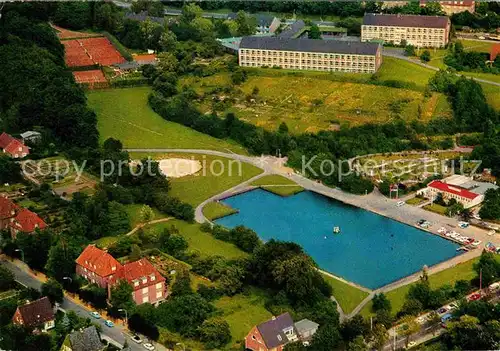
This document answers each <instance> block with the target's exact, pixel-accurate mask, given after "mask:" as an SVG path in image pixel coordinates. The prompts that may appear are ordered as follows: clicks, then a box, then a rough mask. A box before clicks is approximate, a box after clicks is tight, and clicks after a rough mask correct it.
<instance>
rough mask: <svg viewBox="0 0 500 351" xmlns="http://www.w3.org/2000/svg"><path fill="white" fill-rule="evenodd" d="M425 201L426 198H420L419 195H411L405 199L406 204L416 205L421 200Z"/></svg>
mask: <svg viewBox="0 0 500 351" xmlns="http://www.w3.org/2000/svg"><path fill="white" fill-rule="evenodd" d="M425 201H427V200H425V199H422V198H420V197H413V198H411V199H408V200H406V203H407V204H408V205H414V206H416V205H420V204H421V203H422V202H425Z"/></svg>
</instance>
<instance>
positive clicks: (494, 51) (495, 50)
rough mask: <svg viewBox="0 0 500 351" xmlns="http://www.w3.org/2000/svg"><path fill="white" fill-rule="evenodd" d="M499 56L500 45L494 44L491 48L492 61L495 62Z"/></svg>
mask: <svg viewBox="0 0 500 351" xmlns="http://www.w3.org/2000/svg"><path fill="white" fill-rule="evenodd" d="M498 55H500V44H494V45H492V46H491V52H490V61H495V59H496V58H497V56H498Z"/></svg>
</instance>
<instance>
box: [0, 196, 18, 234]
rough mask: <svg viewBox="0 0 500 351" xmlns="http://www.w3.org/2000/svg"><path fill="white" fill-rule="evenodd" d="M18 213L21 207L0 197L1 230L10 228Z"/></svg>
mask: <svg viewBox="0 0 500 351" xmlns="http://www.w3.org/2000/svg"><path fill="white" fill-rule="evenodd" d="M18 211H19V206H17V205H16V204H15V203H14V202H13V201H12V200H10V199H8V198H6V197H3V196H0V230H2V229H7V228H9V225H10V223H11V219H12V218H14V217H15V216H16V213H17V212H18Z"/></svg>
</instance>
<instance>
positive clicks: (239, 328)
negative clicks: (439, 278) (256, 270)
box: [214, 288, 272, 350]
mask: <svg viewBox="0 0 500 351" xmlns="http://www.w3.org/2000/svg"><path fill="white" fill-rule="evenodd" d="M266 297H267V296H266V294H265V293H264V292H263V291H262V290H259V289H257V288H249V289H248V291H247V292H245V293H243V294H238V295H235V296H233V297H227V296H224V297H222V298H220V299H219V300H217V301H215V302H214V305H215V307H217V308H218V309H221V310H222V317H223V318H224V319H225V320H226V321H227V322H228V323H229V328H230V329H231V336H232V338H231V342H230V343H229V344H228V346H227V347H226V349H229V348H231V349H232V350H243V348H244V338H245V336H246V335H247V334H248V332H249V331H250V329H252V327H254V326H255V325H257V324H259V323H262V322H265V321H267V320H269V319H271V317H272V314H271V312H269V311H268V310H266V308H265V307H264V304H265V302H266Z"/></svg>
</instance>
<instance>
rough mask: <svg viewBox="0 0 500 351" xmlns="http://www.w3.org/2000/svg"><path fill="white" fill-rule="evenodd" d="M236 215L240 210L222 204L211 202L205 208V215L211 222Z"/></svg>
mask: <svg viewBox="0 0 500 351" xmlns="http://www.w3.org/2000/svg"><path fill="white" fill-rule="evenodd" d="M235 213H238V210H235V209H234V208H232V207H229V206H227V205H225V204H223V203H222V202H209V203H208V204H206V205H205V206H204V207H203V215H204V216H205V217H207V218H208V219H209V220H211V221H213V220H216V219H218V218H222V217H226V216H229V215H232V214H235Z"/></svg>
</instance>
